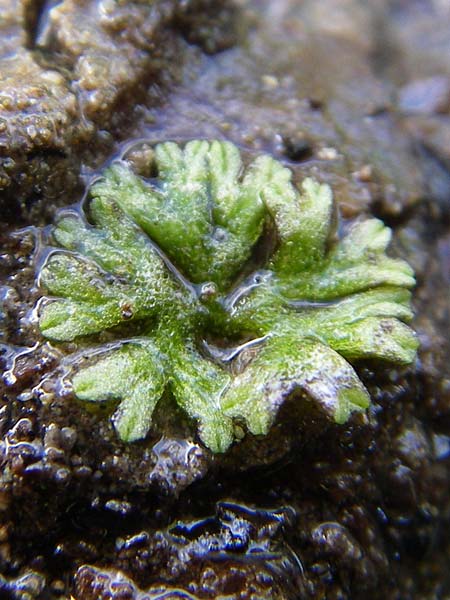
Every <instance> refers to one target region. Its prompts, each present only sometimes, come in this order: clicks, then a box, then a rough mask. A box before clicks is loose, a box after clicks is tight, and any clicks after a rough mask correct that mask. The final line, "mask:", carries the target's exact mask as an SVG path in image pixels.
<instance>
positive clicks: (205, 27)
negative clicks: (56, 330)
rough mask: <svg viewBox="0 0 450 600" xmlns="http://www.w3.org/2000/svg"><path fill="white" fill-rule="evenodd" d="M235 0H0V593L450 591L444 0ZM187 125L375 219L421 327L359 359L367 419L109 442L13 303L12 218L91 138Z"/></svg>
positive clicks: (98, 156) (35, 213)
mask: <svg viewBox="0 0 450 600" xmlns="http://www.w3.org/2000/svg"><path fill="white" fill-rule="evenodd" d="M37 5H39V6H40V7H42V10H41V11H40V12H39V14H38V12H37V11H36V10H34V9H33V7H35V6H37ZM237 5H238V8H237V9H236V10H237V13H236V14H234V16H232V15H233V10H231V9H229V8H228V6H227V5H226V3H225V2H224V4H223V5H222V4H220V5H218V4H217V3H208V2H206V1H204V2H200V1H194V0H192V2H188V3H175V2H170V1H165V2H154V3H152V4H151V8H150V5H149V3H146V2H145V3H144V2H143V3H140V2H138V1H137V0H136V1H135V2H128V3H108V2H98V3H94V2H89V1H87V0H86V1H85V2H81V1H80V2H75V1H73V2H71V1H69V0H64V1H63V2H60V3H58V4H57V5H56V6H55V8H54V9H53V10H52V9H51V7H52V3H51V2H48V3H47V2H42V3H31V2H27V1H25V0H23V1H22V2H19V0H17V1H16V2H11V1H9V0H8V1H6V0H4V1H3V3H1V2H0V9H1V14H2V20H1V25H0V28H1V32H0V48H1V50H0V54H1V57H0V62H1V72H2V77H3V78H2V82H1V84H0V181H1V183H0V185H1V186H2V190H3V191H2V197H1V202H2V207H3V209H4V212H3V213H2V214H4V219H3V221H2V225H1V230H0V237H1V243H2V252H1V255H0V344H1V345H0V350H1V361H2V366H3V370H4V377H3V386H2V388H3V389H2V400H0V433H1V441H0V464H1V477H0V511H1V512H0V573H1V577H0V596H1V595H2V594H3V596H4V597H7V598H8V597H11V598H21V599H22V598H25V599H27V600H28V598H30V599H32V598H50V599H53V598H70V596H71V595H72V596H73V597H75V598H77V600H81V599H84V598H87V599H89V598H90V597H92V598H94V597H96V598H97V597H104V598H115V599H118V598H140V599H141V600H142V599H143V598H147V597H148V598H158V595H159V597H164V598H170V597H174V598H175V597H178V598H183V597H186V598H192V597H194V598H195V597H200V598H214V597H215V595H217V594H218V593H219V592H220V593H222V594H228V597H229V598H230V600H232V599H233V600H234V599H236V600H237V599H238V598H239V599H240V600H244V599H247V598H254V599H256V598H258V599H260V598H280V599H281V598H283V599H284V598H286V599H288V600H290V599H291V598H292V599H294V598H295V599H298V598H311V599H318V598H327V599H329V600H337V599H349V600H350V599H351V600H355V599H356V600H358V599H359V598H364V599H365V600H368V599H374V600H377V599H379V598H380V599H383V598H393V599H394V598H398V599H402V600H404V599H411V600H434V599H436V598H445V597H447V596H448V595H449V594H450V578H449V574H448V553H449V551H450V548H449V539H448V534H447V532H448V528H449V525H450V523H449V515H450V492H449V489H450V370H449V362H448V356H449V353H450V336H449V334H448V332H449V331H450V315H449V312H450V308H449V303H448V298H449V296H450V267H449V265H450V232H449V223H450V219H449V214H450V158H449V148H450V143H448V123H449V118H450V117H449V105H448V95H447V93H448V80H449V77H450V67H449V61H448V55H449V50H450V35H449V33H448V32H449V31H450V13H449V10H448V6H447V3H446V2H442V0H423V1H421V2H402V1H400V0H399V1H395V2H387V0H386V1H385V0H377V1H376V2H371V3H367V2H363V1H358V0H345V1H344V2H343V1H337V0H326V1H324V2H320V3H317V2H314V1H313V0H311V1H309V0H304V1H303V2H298V1H294V0H291V1H289V0H283V1H279V0H277V1H274V0H264V1H263V2H260V1H257V0H254V2H251V1H244V0H241V1H240V2H238V3H237ZM176 6H177V7H178V8H175V7H176ZM100 7H103V8H102V11H100ZM150 13H151V14H150ZM143 15H144V16H145V18H143ZM80 21H81V22H82V23H83V24H86V27H85V28H84V27H73V24H74V23H80ZM70 28H71V29H70ZM84 30H85V31H86V33H85V35H83V31H84ZM69 32H70V33H69ZM149 36H150V38H151V39H149ZM233 41H234V42H235V43H234V44H233ZM105 56H106V57H107V60H105ZM174 57H176V58H174ZM180 57H181V58H180ZM112 65H114V72H113V74H112V75H110V70H111V68H112ZM130 65H131V66H130ZM105 79H106V80H107V81H105ZM202 136H204V137H211V138H217V137H218V138H221V139H230V140H231V141H233V142H235V143H237V144H238V145H239V146H240V147H241V149H242V151H243V152H244V153H246V154H247V156H248V157H249V158H251V157H252V156H253V155H254V154H255V153H260V152H261V151H267V152H270V153H271V154H273V155H274V156H275V157H276V158H278V159H281V160H283V161H285V163H286V164H288V165H289V166H290V167H291V168H292V169H293V170H294V171H295V175H296V178H297V179H301V178H302V177H303V176H304V175H306V174H307V175H313V176H315V177H317V178H318V179H320V180H321V181H327V182H329V183H330V184H331V185H332V186H333V188H334V190H335V192H336V197H337V200H338V202H339V204H340V207H341V210H342V212H343V214H344V216H345V217H354V216H357V215H359V214H374V215H376V216H381V217H383V218H384V219H386V220H387V222H388V224H390V225H391V226H393V227H394V232H395V235H394V238H395V248H394V252H395V254H397V255H398V256H402V257H403V258H405V259H407V260H408V261H409V262H410V263H411V264H412V265H413V267H414V269H415V271H416V275H417V281H418V283H417V288H416V291H415V295H414V303H415V310H416V315H417V316H416V319H415V322H414V324H413V325H414V327H415V329H416V331H417V332H418V335H419V337H420V341H421V349H420V354H419V360H418V361H417V364H416V366H415V367H414V368H409V369H407V370H399V369H388V368H386V367H385V366H380V365H375V364H365V365H360V368H359V374H360V376H361V377H362V378H363V379H364V382H365V384H366V385H367V387H368V389H369V391H370V392H371V396H372V399H373V408H372V409H371V411H370V413H369V414H368V417H367V419H366V421H365V422H361V423H351V424H350V425H348V426H344V427H338V426H335V427H334V426H333V427H330V428H328V429H327V430H321V428H320V427H317V429H315V430H314V435H312V434H311V430H310V429H308V428H310V427H311V426H312V424H311V423H307V424H305V423H302V422H301V420H295V419H294V418H293V408H292V407H290V406H287V407H286V411H282V412H281V414H280V417H279V420H278V421H277V423H276V424H275V425H274V427H273V428H272V431H271V433H270V435H269V436H268V438H267V439H264V440H259V439H256V438H251V436H248V437H247V438H246V439H245V441H243V442H242V443H241V444H236V445H235V446H233V448H232V450H231V452H230V453H229V454H227V455H226V456H225V457H224V458H223V459H221V460H218V459H213V458H212V456H211V455H210V453H208V452H207V451H206V449H205V448H204V447H203V446H202V445H201V444H200V443H199V442H198V440H197V439H196V438H195V437H194V430H193V428H192V427H191V424H190V423H189V422H188V421H186V420H184V419H183V418H182V417H181V416H180V415H178V414H177V413H176V412H175V409H174V411H172V410H170V411H168V410H162V411H160V414H158V415H157V419H158V422H159V424H160V427H161V428H162V429H163V430H164V432H165V434H164V436H163V437H162V438H161V436H160V435H156V434H155V433H150V435H149V436H148V438H147V439H146V440H145V441H144V442H140V443H138V444H132V445H125V444H121V443H119V442H118V441H117V438H116V437H115V435H114V432H113V430H112V427H111V425H110V423H109V421H108V418H107V417H106V416H105V415H103V414H99V413H96V412H92V411H87V410H86V406H84V405H81V404H79V403H77V402H76V401H74V399H73V397H72V396H71V394H70V390H67V389H64V387H61V386H60V387H58V386H57V385H56V386H55V378H54V377H53V378H52V375H51V374H52V372H53V370H54V369H55V368H61V365H62V366H64V362H63V361H62V358H63V357H62V355H61V354H60V353H59V352H58V351H56V350H55V348H53V347H52V346H51V345H50V344H48V343H43V340H42V339H40V338H39V336H38V334H37V331H36V328H35V320H34V318H33V314H32V313H30V311H31V310H32V308H33V306H34V303H35V301H36V299H37V297H38V290H37V289H36V287H35V285H34V272H35V263H36V260H38V259H37V256H38V255H39V253H38V252H37V250H39V247H40V245H41V237H42V235H44V234H45V232H44V234H43V233H42V232H41V231H40V230H38V229H35V226H36V225H39V224H41V223H43V222H46V221H47V220H48V218H49V215H51V214H53V213H54V211H55V210H56V208H57V206H59V205H61V204H63V203H64V204H70V203H73V202H76V201H78V200H79V198H80V195H81V191H80V193H79V194H78V193H77V192H76V190H77V189H80V188H81V187H82V185H81V184H82V183H83V181H85V180H86V179H89V178H90V176H91V175H95V172H96V169H97V168H98V167H99V166H100V165H101V164H102V163H103V161H104V160H105V159H106V158H107V157H109V156H111V155H112V154H116V155H117V154H121V153H125V154H126V155H127V156H128V158H130V156H131V157H132V159H133V161H134V162H135V164H136V165H138V166H139V165H142V164H144V163H145V159H143V156H144V157H145V153H146V152H148V151H149V150H148V148H149V146H150V145H151V144H153V143H154V142H156V141H161V140H166V139H175V140H177V141H183V140H186V139H190V138H193V137H196V138H197V137H202ZM136 138H139V139H143V138H144V139H146V140H147V146H145V144H144V145H143V144H142V143H139V144H136V143H135V141H134V140H136ZM19 208H20V214H19V213H18V210H19ZM17 221H21V223H22V224H23V225H26V226H27V228H26V229H24V230H21V231H20V232H17V231H16V228H17ZM37 386H38V387H37ZM291 409H292V410H291ZM294 412H295V411H294ZM297 417H301V415H297ZM296 431H298V434H297V436H298V437H296V435H295V432H296ZM224 502H226V503H232V505H233V508H232V510H231V513H230V512H229V510H228V508H226V507H227V506H229V504H224ZM224 506H225V509H224ZM249 507H252V508H249ZM224 511H225V512H224ZM227 511H228V512H227ZM283 511H284V512H283ZM286 511H287V512H286ZM230 515H231V516H230ZM175 522H176V523H178V524H177V525H176V526H174V525H173V523H175ZM139 536H141V537H139ZM162 559H164V565H162V564H161V560H162ZM166 561H168V562H169V564H170V565H172V567H173V569H172V570H170V572H169V571H168V569H167V566H166ZM175 590H176V591H175ZM89 594H90V595H89ZM101 594H102V595H101ZM252 594H253V595H252ZM225 597H227V596H225Z"/></svg>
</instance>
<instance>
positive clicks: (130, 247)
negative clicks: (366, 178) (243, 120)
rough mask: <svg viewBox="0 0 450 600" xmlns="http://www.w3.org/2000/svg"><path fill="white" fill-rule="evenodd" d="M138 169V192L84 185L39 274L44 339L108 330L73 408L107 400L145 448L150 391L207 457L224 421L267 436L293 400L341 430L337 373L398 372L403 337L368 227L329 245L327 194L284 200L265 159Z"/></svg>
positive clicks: (392, 278) (124, 182)
mask: <svg viewBox="0 0 450 600" xmlns="http://www.w3.org/2000/svg"><path fill="white" fill-rule="evenodd" d="M153 160H154V165H153V170H154V172H155V178H154V179H150V180H145V179H143V178H141V177H138V176H137V175H135V174H134V173H133V171H132V170H131V168H130V166H129V165H127V164H126V163H125V162H120V161H119V162H116V163H115V164H113V166H112V167H110V168H109V169H107V170H106V172H105V173H104V174H103V177H102V178H101V179H100V180H98V181H97V182H96V183H94V185H93V186H92V188H91V190H90V203H89V206H88V208H87V215H85V214H80V213H78V212H75V211H74V212H69V213H67V211H66V213H63V215H62V216H61V218H60V220H59V222H58V224H57V226H56V227H55V229H54V231H53V238H54V244H55V246H57V247H58V249H56V248H55V250H54V251H53V252H52V253H50V255H49V257H48V259H47V261H46V263H45V265H44V267H43V268H42V270H41V272H40V276H39V280H40V284H41V286H42V287H43V288H44V289H45V290H46V292H47V294H49V295H50V294H51V297H49V298H48V299H47V300H45V301H44V303H43V305H42V307H41V312H40V319H39V325H40V329H41V331H42V333H43V335H44V336H46V337H47V338H50V339H53V340H57V341H70V340H77V341H79V342H80V343H83V344H91V343H92V340H91V337H85V336H92V335H93V334H100V333H102V332H104V331H106V330H111V332H112V333H114V332H115V334H116V337H117V338H118V340H119V341H118V342H117V343H116V344H113V345H112V346H111V345H106V346H105V348H104V350H103V351H99V352H96V353H95V355H94V358H93V359H91V361H90V363H89V364H88V365H87V366H86V365H85V366H82V367H81V366H80V367H79V368H78V370H77V371H76V372H75V374H74V375H73V376H72V383H73V389H74V392H75V394H76V396H77V397H78V398H80V399H82V400H87V401H90V402H98V401H106V400H120V403H119V406H118V408H117V410H116V412H115V414H114V416H113V422H114V425H115V427H116V430H117V431H118V434H119V436H120V437H121V439H123V440H125V441H133V440H137V439H140V438H143V437H145V435H146V434H147V432H148V430H149V428H150V426H151V422H152V414H153V411H154V408H155V405H156V403H157V402H158V400H159V399H160V398H161V396H162V395H163V394H164V393H166V392H169V393H171V394H172V395H173V397H174V398H175V400H176V402H177V403H178V404H179V406H180V407H182V408H183V409H184V410H185V411H186V413H187V414H188V415H189V416H190V417H192V418H194V419H195V420H196V421H197V423H198V428H199V435H200V437H201V439H202V440H203V442H204V443H205V444H206V445H207V446H208V447H209V448H210V449H211V450H213V451H214V452H223V451H225V450H226V449H227V448H228V447H229V445H230V444H231V443H232V441H233V439H234V437H235V436H234V427H235V423H245V425H246V426H247V428H248V429H249V430H250V431H251V432H252V433H253V434H255V435H259V434H265V433H267V431H268V430H269V428H270V426H271V424H272V423H273V421H274V419H275V416H276V414H277V411H278V408H279V407H280V405H281V404H282V402H283V401H284V399H285V398H286V397H288V396H290V395H291V394H293V393H296V394H297V395H298V396H301V397H303V398H304V399H305V400H309V401H311V402H315V403H316V404H317V406H318V407H320V408H321V409H322V411H323V412H324V414H325V415H326V416H327V417H329V418H330V419H332V420H335V421H336V422H338V423H343V422H345V421H346V420H347V419H348V417H349V415H350V413H351V412H353V411H362V410H364V409H365V408H366V407H367V406H368V404H369V396H368V393H367V391H366V389H365V387H364V385H363V384H362V382H361V381H360V379H359V378H358V376H357V374H356V372H355V370H354V369H353V367H352V366H351V364H350V363H352V362H353V361H355V360H357V359H361V358H371V359H385V360H389V361H393V362H395V363H400V364H407V363H409V362H411V361H412V360H413V359H414V356H415V352H416V348H417V341H416V337H415V335H414V333H413V332H412V330H411V329H410V328H409V327H408V326H407V325H405V324H404V322H405V321H406V322H407V321H409V320H410V319H411V318H412V313H411V310H410V307H409V301H410V292H409V288H411V287H412V286H413V285H414V277H413V273H412V271H411V269H410V267H409V266H408V265H407V264H406V263H405V262H404V261H402V260H396V259H393V258H389V257H387V256H386V254H385V250H386V247H387V245H388V243H389V240H390V236H391V232H390V230H389V229H388V228H387V227H385V226H384V225H383V223H381V221H379V220H377V219H370V220H366V221H358V222H356V223H354V224H353V225H351V226H350V227H349V228H348V230H347V232H346V234H345V235H344V236H343V237H341V239H337V237H336V221H337V219H336V215H335V214H334V206H333V200H332V194H331V190H330V188H329V187H328V186H326V185H320V184H318V183H317V182H315V181H313V180H312V179H306V180H304V181H303V183H302V185H301V188H300V190H299V189H297V188H296V187H295V186H294V185H293V183H292V181H291V177H292V174H291V172H290V171H289V170H288V169H286V168H284V167H283V166H282V165H281V164H280V163H279V162H277V161H275V160H273V159H272V158H270V157H269V156H261V157H259V158H257V159H256V160H255V161H254V162H253V163H252V164H251V165H250V166H249V167H248V168H247V169H246V170H245V171H244V169H243V165H242V162H241V158H240V155H239V151H238V150H237V148H236V147H235V146H233V145H232V144H230V143H227V142H218V141H214V142H207V141H192V142H189V143H188V144H186V146H185V147H184V149H183V148H181V147H180V146H178V145H176V144H174V143H164V144H159V145H157V146H156V148H155V151H154V159H153ZM270 232H271V233H270ZM274 233H275V234H276V243H275V244H274V250H273V251H272V252H271V256H270V257H269V259H268V261H267V264H265V265H256V266H255V267H254V269H257V270H256V271H255V272H253V273H250V274H249V271H250V266H249V265H254V264H255V261H256V259H255V257H254V254H256V255H258V253H255V252H254V249H255V244H257V243H258V245H259V246H262V245H263V244H262V242H261V240H264V237H265V236H267V238H273V234H274ZM259 254H260V255H261V254H263V253H262V252H259ZM124 332H125V333H124ZM125 335H126V337H125Z"/></svg>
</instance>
